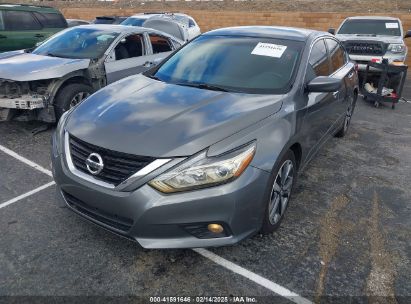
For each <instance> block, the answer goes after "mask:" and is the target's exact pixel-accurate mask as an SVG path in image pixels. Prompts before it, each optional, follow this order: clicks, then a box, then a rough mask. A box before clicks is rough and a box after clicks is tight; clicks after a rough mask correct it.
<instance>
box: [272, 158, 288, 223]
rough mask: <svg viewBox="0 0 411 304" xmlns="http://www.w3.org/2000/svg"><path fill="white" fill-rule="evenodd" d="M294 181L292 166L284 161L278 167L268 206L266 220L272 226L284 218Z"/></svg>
mask: <svg viewBox="0 0 411 304" xmlns="http://www.w3.org/2000/svg"><path fill="white" fill-rule="evenodd" d="M293 181H294V165H293V162H292V161H291V160H289V159H288V160H286V161H285V162H284V163H283V164H282V165H281V167H280V170H279V171H278V173H277V176H276V177H275V180H274V184H273V188H272V190H271V195H270V204H269V206H268V211H269V213H268V218H269V221H270V223H271V224H272V225H275V224H277V223H278V222H279V221H280V219H281V218H282V217H283V216H284V213H285V210H286V209H287V205H288V201H289V200H290V195H291V190H292V188H293Z"/></svg>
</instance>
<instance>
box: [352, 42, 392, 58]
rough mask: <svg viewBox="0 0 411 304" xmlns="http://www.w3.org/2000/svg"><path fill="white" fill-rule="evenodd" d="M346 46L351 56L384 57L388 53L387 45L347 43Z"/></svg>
mask: <svg viewBox="0 0 411 304" xmlns="http://www.w3.org/2000/svg"><path fill="white" fill-rule="evenodd" d="M344 46H345V49H346V50H347V52H348V54H351V55H371V56H383V55H384V54H385V52H386V45H385V44H384V43H379V42H356V41H347V42H345V43H344Z"/></svg>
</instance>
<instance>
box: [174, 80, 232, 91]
mask: <svg viewBox="0 0 411 304" xmlns="http://www.w3.org/2000/svg"><path fill="white" fill-rule="evenodd" d="M176 85H181V86H187V87H193V88H199V89H205V90H212V91H221V92H229V90H227V89H225V88H223V87H220V86H216V85H212V84H207V83H194V82H178V83H176Z"/></svg>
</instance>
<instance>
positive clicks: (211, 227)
mask: <svg viewBox="0 0 411 304" xmlns="http://www.w3.org/2000/svg"><path fill="white" fill-rule="evenodd" d="M207 229H208V230H209V231H211V232H212V233H222V232H223V231H224V228H223V226H221V225H220V224H208V226H207Z"/></svg>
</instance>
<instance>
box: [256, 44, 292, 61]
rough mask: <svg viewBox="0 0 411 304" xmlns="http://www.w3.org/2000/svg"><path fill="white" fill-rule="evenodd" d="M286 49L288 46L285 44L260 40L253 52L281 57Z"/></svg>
mask: <svg viewBox="0 0 411 304" xmlns="http://www.w3.org/2000/svg"><path fill="white" fill-rule="evenodd" d="M286 49H287V46H285V45H279V44H272V43H264V42H259V43H258V44H257V45H256V47H255V48H254V50H253V51H252V52H251V54H253V55H260V56H269V57H274V58H281V56H282V55H283V54H284V52H285V50H286Z"/></svg>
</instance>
